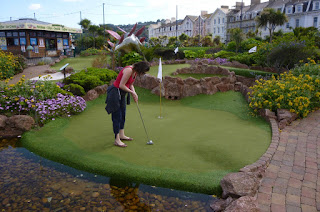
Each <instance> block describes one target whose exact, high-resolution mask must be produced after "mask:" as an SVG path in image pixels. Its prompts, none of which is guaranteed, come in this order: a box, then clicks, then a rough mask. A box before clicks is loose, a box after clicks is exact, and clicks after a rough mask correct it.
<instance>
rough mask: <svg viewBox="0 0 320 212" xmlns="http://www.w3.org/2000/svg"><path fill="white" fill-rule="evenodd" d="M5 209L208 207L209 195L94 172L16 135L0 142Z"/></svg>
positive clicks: (1, 203) (0, 197)
mask: <svg viewBox="0 0 320 212" xmlns="http://www.w3.org/2000/svg"><path fill="white" fill-rule="evenodd" d="M0 161H1V164H0V173H1V174H0V209H3V210H4V211H23V210H26V211H30V210H32V211H211V209H210V208H209V203H210V201H211V200H212V197H211V196H209V195H203V194H196V193H190V192H182V191H177V190H171V189H165V188H157V187H152V186H147V185H143V184H137V183H129V182H124V181H120V180H117V179H113V178H112V179H110V178H108V177H104V176H99V175H94V174H91V173H87V172H83V171H79V170H76V169H73V168H70V167H67V166H64V165H62V164H59V163H55V162H52V161H49V160H46V159H44V158H42V157H39V156H37V155H35V154H33V153H31V152H29V151H28V150H26V149H25V148H22V147H19V145H18V143H17V140H16V139H12V140H2V141H1V142H0Z"/></svg>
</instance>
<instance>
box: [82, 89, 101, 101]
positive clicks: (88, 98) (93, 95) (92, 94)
mask: <svg viewBox="0 0 320 212" xmlns="http://www.w3.org/2000/svg"><path fill="white" fill-rule="evenodd" d="M98 97H99V94H98V93H97V91H95V90H94V89H92V90H90V91H88V92H87V94H86V95H85V96H84V97H83V99H84V100H86V101H92V100H94V99H96V98H98Z"/></svg>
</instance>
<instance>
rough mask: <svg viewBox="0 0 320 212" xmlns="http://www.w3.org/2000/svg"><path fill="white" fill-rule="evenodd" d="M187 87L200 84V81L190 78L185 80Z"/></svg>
mask: <svg viewBox="0 0 320 212" xmlns="http://www.w3.org/2000/svg"><path fill="white" fill-rule="evenodd" d="M183 81H184V83H185V85H195V84H199V83H200V80H197V79H195V78H193V77H188V78H187V79H185V80H183Z"/></svg>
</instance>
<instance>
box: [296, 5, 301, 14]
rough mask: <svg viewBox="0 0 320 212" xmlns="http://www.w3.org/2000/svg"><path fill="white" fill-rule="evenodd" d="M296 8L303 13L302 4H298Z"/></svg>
mask: <svg viewBox="0 0 320 212" xmlns="http://www.w3.org/2000/svg"><path fill="white" fill-rule="evenodd" d="M296 10H297V13H301V12H302V5H297V6H296Z"/></svg>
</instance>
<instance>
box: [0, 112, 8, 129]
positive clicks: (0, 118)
mask: <svg viewBox="0 0 320 212" xmlns="http://www.w3.org/2000/svg"><path fill="white" fill-rule="evenodd" d="M7 119H8V117H6V116H4V115H0V130H1V129H4V128H5V126H6V125H7V124H6V121H7Z"/></svg>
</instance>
